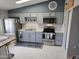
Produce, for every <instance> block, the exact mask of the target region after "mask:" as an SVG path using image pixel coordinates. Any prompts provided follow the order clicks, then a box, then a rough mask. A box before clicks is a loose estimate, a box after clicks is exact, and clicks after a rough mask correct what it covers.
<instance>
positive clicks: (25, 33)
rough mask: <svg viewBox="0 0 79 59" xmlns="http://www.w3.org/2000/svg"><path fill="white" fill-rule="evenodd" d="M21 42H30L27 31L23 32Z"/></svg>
mask: <svg viewBox="0 0 79 59" xmlns="http://www.w3.org/2000/svg"><path fill="white" fill-rule="evenodd" d="M23 41H24V42H30V34H29V31H24V32H23Z"/></svg>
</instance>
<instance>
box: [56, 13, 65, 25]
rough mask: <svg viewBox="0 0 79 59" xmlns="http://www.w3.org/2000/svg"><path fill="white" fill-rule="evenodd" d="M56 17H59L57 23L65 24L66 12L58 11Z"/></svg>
mask: <svg viewBox="0 0 79 59" xmlns="http://www.w3.org/2000/svg"><path fill="white" fill-rule="evenodd" d="M56 17H57V24H60V25H62V24H63V19H64V18H63V17H64V13H63V12H56Z"/></svg>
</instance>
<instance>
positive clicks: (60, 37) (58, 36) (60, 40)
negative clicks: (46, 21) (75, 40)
mask: <svg viewBox="0 0 79 59" xmlns="http://www.w3.org/2000/svg"><path fill="white" fill-rule="evenodd" d="M62 43H63V33H56V38H55V45H59V46H62Z"/></svg>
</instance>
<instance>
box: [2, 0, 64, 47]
mask: <svg viewBox="0 0 79 59" xmlns="http://www.w3.org/2000/svg"><path fill="white" fill-rule="evenodd" d="M50 2H51V1H44V2H40V3H36V4H32V5H29V6H24V7H21V8H16V9H11V10H8V18H7V17H5V19H4V20H3V24H4V23H5V25H4V30H3V31H4V32H5V33H7V34H6V35H14V36H16V40H15V41H16V46H18V45H19V46H25V47H36V48H37V47H39V48H42V47H43V45H46V46H58V47H62V45H63V33H64V26H63V21H64V3H65V1H64V0H60V1H59V0H55V4H56V6H55V9H54V10H51V9H50V7H49V5H50ZM61 3H62V4H61ZM53 7H54V6H53ZM5 20H7V21H9V20H14V21H15V22H14V23H15V24H14V25H15V26H14V27H15V29H14V30H13V28H12V29H7V28H9V25H10V24H8V25H6V22H5ZM11 24H12V23H11ZM12 27H13V24H12ZM10 30H13V31H11V32H10ZM8 33H12V34H8ZM13 33H14V34H13Z"/></svg>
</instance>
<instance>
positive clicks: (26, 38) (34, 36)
mask: <svg viewBox="0 0 79 59" xmlns="http://www.w3.org/2000/svg"><path fill="white" fill-rule="evenodd" d="M19 41H23V42H36V43H42V32H33V31H20V32H19Z"/></svg>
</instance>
